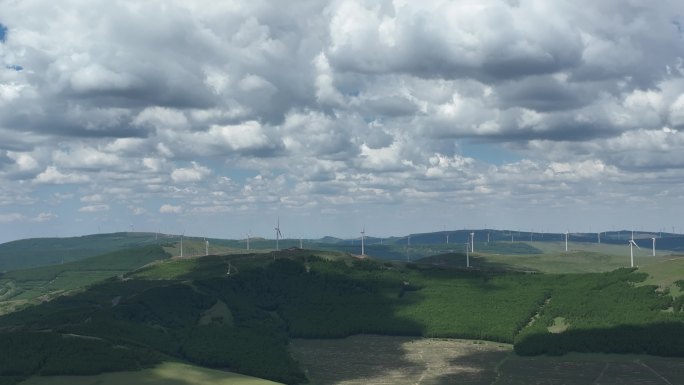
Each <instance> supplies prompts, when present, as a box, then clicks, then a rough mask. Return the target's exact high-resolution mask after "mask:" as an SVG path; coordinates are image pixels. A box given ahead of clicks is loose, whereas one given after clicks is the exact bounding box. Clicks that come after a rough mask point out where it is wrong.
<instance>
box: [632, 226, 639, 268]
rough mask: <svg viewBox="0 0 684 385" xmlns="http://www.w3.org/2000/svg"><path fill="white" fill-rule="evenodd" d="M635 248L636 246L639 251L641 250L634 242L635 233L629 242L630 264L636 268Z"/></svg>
mask: <svg viewBox="0 0 684 385" xmlns="http://www.w3.org/2000/svg"><path fill="white" fill-rule="evenodd" d="M634 246H636V248H637V249H641V247H639V245H637V244H636V242H634V232H632V239H630V240H629V263H630V267H634Z"/></svg>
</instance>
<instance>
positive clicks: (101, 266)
mask: <svg viewBox="0 0 684 385" xmlns="http://www.w3.org/2000/svg"><path fill="white" fill-rule="evenodd" d="M168 258H169V255H168V254H167V253H166V252H165V251H164V250H163V249H162V248H161V247H160V246H144V247H140V248H136V249H129V250H122V251H116V252H112V253H108V254H103V255H99V256H95V257H90V258H86V259H82V260H79V261H75V262H69V263H64V264H59V265H52V266H44V267H37V268H33V269H25V270H15V271H10V272H7V273H5V274H1V275H0V314H2V313H5V312H8V311H11V310H12V309H15V308H16V307H21V306H25V305H27V304H29V303H31V302H35V300H37V299H40V300H47V299H50V298H53V297H55V296H57V295H60V294H62V293H64V292H68V291H70V290H74V289H79V288H82V287H85V286H88V285H90V284H93V283H96V282H100V281H103V280H106V279H108V278H111V277H114V276H118V275H123V274H125V273H127V272H129V271H131V270H134V269H137V268H140V267H142V266H144V265H146V264H149V263H151V262H155V261H160V260H164V259H168Z"/></svg>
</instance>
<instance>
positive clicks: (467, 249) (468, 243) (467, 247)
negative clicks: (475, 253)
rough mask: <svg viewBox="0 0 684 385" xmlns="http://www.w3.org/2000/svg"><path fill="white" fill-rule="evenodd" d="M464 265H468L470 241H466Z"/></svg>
mask: <svg viewBox="0 0 684 385" xmlns="http://www.w3.org/2000/svg"><path fill="white" fill-rule="evenodd" d="M465 245H466V267H470V253H469V252H468V251H469V248H470V242H466V244H465Z"/></svg>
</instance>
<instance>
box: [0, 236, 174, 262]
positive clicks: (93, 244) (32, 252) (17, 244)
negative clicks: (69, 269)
mask: <svg viewBox="0 0 684 385" xmlns="http://www.w3.org/2000/svg"><path fill="white" fill-rule="evenodd" d="M165 240H166V239H165V238H159V239H155V234H154V233H113V234H95V235H85V236H82V237H72V238H32V239H22V240H18V241H12V242H7V243H3V244H0V272H2V271H10V270H18V269H27V268H31V267H38V266H46V265H56V264H60V263H66V262H72V261H77V260H80V259H84V258H88V257H92V256H95V255H100V254H105V253H110V252H113V251H117V250H125V249H131V248H135V247H140V246H145V245H152V244H158V243H161V242H162V241H165ZM169 240H172V241H174V240H173V239H169ZM167 241H168V240H167Z"/></svg>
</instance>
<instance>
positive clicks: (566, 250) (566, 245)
mask: <svg viewBox="0 0 684 385" xmlns="http://www.w3.org/2000/svg"><path fill="white" fill-rule="evenodd" d="M565 252H566V253H567V252H568V232H567V231H566V232H565Z"/></svg>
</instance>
